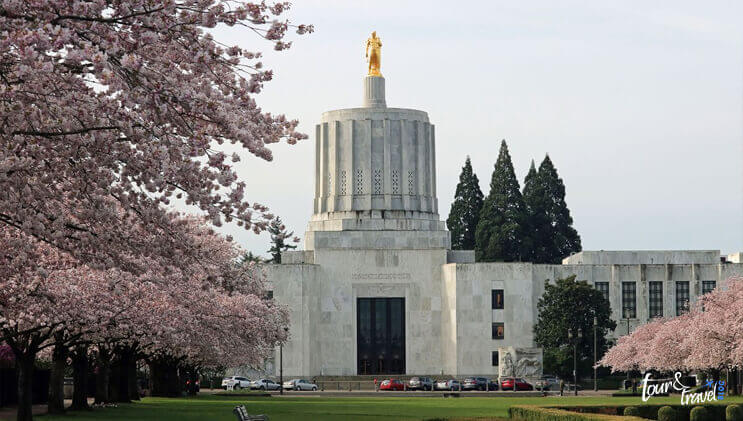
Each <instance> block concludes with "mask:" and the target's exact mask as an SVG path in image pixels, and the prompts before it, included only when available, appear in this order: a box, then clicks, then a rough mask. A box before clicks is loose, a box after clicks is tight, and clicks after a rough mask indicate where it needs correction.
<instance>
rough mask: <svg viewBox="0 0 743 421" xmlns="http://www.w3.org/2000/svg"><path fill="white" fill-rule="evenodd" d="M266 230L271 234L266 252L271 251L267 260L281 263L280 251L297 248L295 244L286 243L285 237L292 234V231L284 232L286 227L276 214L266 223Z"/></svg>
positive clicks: (289, 236)
mask: <svg viewBox="0 0 743 421" xmlns="http://www.w3.org/2000/svg"><path fill="white" fill-rule="evenodd" d="M268 232H269V233H270V234H271V248H270V249H268V252H269V253H271V260H269V262H271V263H281V253H282V252H284V251H286V250H291V249H295V248H297V246H295V245H292V244H288V243H287V239H289V238H291V237H292V236H293V235H294V231H292V232H286V227H285V226H284V224H283V223H282V222H281V218H279V217H278V216H277V217H275V218H274V219H272V220H271V222H270V223H269V224H268Z"/></svg>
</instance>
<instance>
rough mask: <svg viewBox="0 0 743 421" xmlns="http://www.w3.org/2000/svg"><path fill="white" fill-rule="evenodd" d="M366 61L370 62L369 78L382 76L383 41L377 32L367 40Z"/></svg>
mask: <svg viewBox="0 0 743 421" xmlns="http://www.w3.org/2000/svg"><path fill="white" fill-rule="evenodd" d="M366 61H368V62H369V76H382V73H381V72H380V71H379V69H381V68H382V65H381V62H382V40H381V39H379V37H377V31H374V32H372V34H371V36H370V37H369V39H367V40H366Z"/></svg>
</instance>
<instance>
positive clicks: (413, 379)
mask: <svg viewBox="0 0 743 421" xmlns="http://www.w3.org/2000/svg"><path fill="white" fill-rule="evenodd" d="M410 380H411V381H418V380H420V379H419V378H417V377H413V378H412V379H410Z"/></svg>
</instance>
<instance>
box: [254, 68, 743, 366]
mask: <svg viewBox="0 0 743 421" xmlns="http://www.w3.org/2000/svg"><path fill="white" fill-rule="evenodd" d="M315 137H316V139H315V142H316V143H315V144H316V148H315V200H314V214H313V215H312V217H311V219H310V221H309V225H308V229H307V232H306V234H305V237H304V250H302V251H292V252H286V253H284V254H283V259H282V260H283V263H282V264H280V265H267V266H266V271H267V275H268V279H269V281H270V283H271V285H272V289H273V297H274V299H275V300H276V301H277V302H278V303H280V304H283V305H285V306H287V307H288V309H289V311H290V317H291V327H290V340H289V341H288V343H287V344H286V345H285V346H284V347H283V368H284V376H285V377H295V376H296V377H313V376H322V375H326V376H328V375H334V376H338V375H342V376H352V375H363V374H373V375H377V374H421V375H422V374H428V375H437V374H442V373H444V374H447V375H454V376H465V375H488V376H494V377H497V376H498V375H499V374H503V375H511V372H510V368H511V367H515V368H516V375H521V376H524V377H534V376H538V375H539V374H540V373H541V358H542V354H541V350H540V349H539V348H537V347H536V345H535V343H534V336H533V331H532V329H533V325H534V323H535V321H536V318H537V310H536V308H537V306H536V304H537V301H538V299H539V297H540V296H541V294H542V292H543V290H544V281H545V280H554V279H556V278H559V277H566V276H570V275H573V274H575V275H577V277H578V279H581V280H586V281H588V282H589V283H591V284H593V285H596V287H597V288H599V289H601V290H602V291H604V292H605V293H606V294H607V295H608V297H609V301H610V303H611V308H612V314H613V316H614V319H615V320H617V321H618V322H619V323H618V326H619V327H618V328H617V331H616V332H615V335H620V334H624V333H626V329H627V324H626V322H625V321H624V320H625V318H628V319H629V324H630V329H632V328H633V327H634V326H637V325H638V324H640V323H644V322H646V321H647V320H649V318H650V317H651V316H656V315H664V316H673V315H675V314H676V311H677V310H678V311H681V310H682V307H683V305H685V303H686V302H687V301H692V302H693V301H694V300H695V297H697V296H698V295H699V294H701V293H702V292H703V290H705V289H708V288H711V287H714V286H716V285H719V284H720V283H721V281H723V280H724V279H726V278H727V277H729V276H731V275H735V274H740V273H742V272H743V265H741V264H739V263H737V262H740V255H739V254H737V255H731V256H730V259H721V257H720V253H719V251H716V250H715V251H632V252H629V251H628V252H605V251H584V252H581V253H578V254H575V255H573V256H570V257H568V258H566V259H565V260H564V261H563V264H562V265H535V264H531V263H474V252H471V251H452V250H450V239H449V233H448V231H446V228H445V224H444V223H443V222H442V221H441V220H440V218H439V214H438V203H437V197H436V153H435V146H436V138H435V130H434V125H433V124H431V122H430V121H429V119H428V115H427V114H426V113H425V112H423V111H419V110H411V109H402V108H387V107H386V104H385V96H384V79H383V78H382V77H377V76H368V77H366V78H365V80H364V106H363V107H360V108H349V109H342V110H335V111H328V112H326V113H324V114H323V115H322V120H321V123H320V124H318V125H317V127H316V135H315ZM726 260H727V261H726ZM731 262H736V263H731ZM677 307H678V309H677ZM651 313H652V314H651ZM276 361H278V355H277V359H276ZM274 366H276V365H274ZM504 366H508V368H507V369H506V370H505V371H504ZM276 374H278V373H276Z"/></svg>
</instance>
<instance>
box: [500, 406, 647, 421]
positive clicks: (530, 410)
mask: <svg viewBox="0 0 743 421" xmlns="http://www.w3.org/2000/svg"><path fill="white" fill-rule="evenodd" d="M508 413H509V416H510V417H511V418H514V419H522V420H529V421H647V420H644V419H643V418H639V417H634V416H629V417H628V416H621V415H605V414H596V413H593V414H591V413H588V414H586V413H580V412H571V411H566V410H565V408H545V407H539V406H532V405H514V406H512V407H510V408H508Z"/></svg>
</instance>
